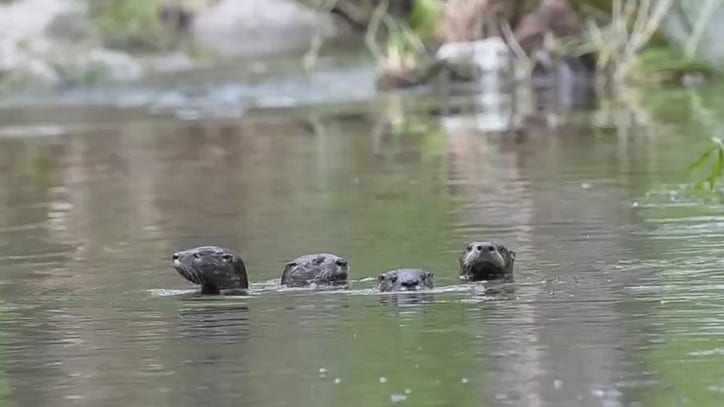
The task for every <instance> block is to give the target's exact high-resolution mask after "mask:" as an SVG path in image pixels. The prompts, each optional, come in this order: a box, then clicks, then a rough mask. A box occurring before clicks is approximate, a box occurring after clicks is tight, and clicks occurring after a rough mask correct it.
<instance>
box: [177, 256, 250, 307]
mask: <svg viewBox="0 0 724 407" xmlns="http://www.w3.org/2000/svg"><path fill="white" fill-rule="evenodd" d="M172 258H173V267H174V268H175V269H176V271H178V273H179V274H181V275H182V276H183V277H184V278H185V279H187V280H189V281H191V282H192V283H194V284H199V285H201V293H202V294H232V295H233V294H236V295H239V294H245V291H244V290H245V289H247V288H249V280H248V278H247V276H246V267H245V266H244V260H242V258H241V257H239V256H237V255H235V254H234V253H232V252H231V251H230V250H227V249H224V248H222V247H217V246H202V247H196V248H193V249H189V250H184V251H180V252H176V253H174V254H173V256H172Z"/></svg>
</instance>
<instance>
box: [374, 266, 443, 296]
mask: <svg viewBox="0 0 724 407" xmlns="http://www.w3.org/2000/svg"><path fill="white" fill-rule="evenodd" d="M432 279H433V274H432V273H429V272H427V271H425V270H420V269H397V270H391V271H388V272H386V273H385V274H381V275H380V276H379V277H377V280H378V281H379V289H380V291H382V292H386V291H418V290H423V289H431V288H433V286H434V284H433V281H432Z"/></svg>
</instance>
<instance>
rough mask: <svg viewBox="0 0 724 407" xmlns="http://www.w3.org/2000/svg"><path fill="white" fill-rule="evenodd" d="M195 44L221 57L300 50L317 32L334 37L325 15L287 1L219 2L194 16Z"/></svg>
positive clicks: (332, 26) (332, 28) (246, 0)
mask: <svg viewBox="0 0 724 407" xmlns="http://www.w3.org/2000/svg"><path fill="white" fill-rule="evenodd" d="M192 31H193V35H194V37H195V39H196V40H197V42H198V44H199V45H201V46H202V47H204V48H206V49H208V50H211V51H213V52H215V53H218V54H222V55H254V54H263V53H275V52H283V51H293V50H302V49H305V48H307V47H308V46H309V44H310V42H311V40H312V38H313V37H314V36H315V35H316V33H317V32H320V33H321V34H322V36H323V37H324V38H329V37H331V36H333V35H335V34H336V29H335V27H334V23H333V22H332V20H331V18H330V17H329V16H328V15H325V14H322V13H319V12H316V11H314V10H312V9H310V8H307V7H305V6H303V5H300V4H297V3H294V2H292V1H291V0H221V1H220V2H218V3H216V4H215V5H214V6H212V7H210V8H208V9H207V10H205V11H203V12H201V13H200V14H199V15H197V16H196V18H195V20H194V23H193V26H192Z"/></svg>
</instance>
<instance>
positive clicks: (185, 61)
mask: <svg viewBox="0 0 724 407" xmlns="http://www.w3.org/2000/svg"><path fill="white" fill-rule="evenodd" d="M150 66H151V69H153V70H154V71H155V72H179V71H187V70H189V69H192V68H194V67H195V66H196V64H194V61H193V60H192V59H191V58H190V57H189V56H188V55H186V54H184V53H181V52H173V53H168V54H161V55H156V56H154V57H153V59H152V60H151V63H150Z"/></svg>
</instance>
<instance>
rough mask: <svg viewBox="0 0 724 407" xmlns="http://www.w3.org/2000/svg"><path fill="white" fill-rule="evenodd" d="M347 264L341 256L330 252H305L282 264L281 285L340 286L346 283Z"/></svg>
mask: <svg viewBox="0 0 724 407" xmlns="http://www.w3.org/2000/svg"><path fill="white" fill-rule="evenodd" d="M348 275H349V265H348V264H347V260H346V259H344V258H343V257H340V256H337V255H335V254H330V253H317V254H307V255H304V256H300V257H297V258H296V259H294V260H292V261H290V262H288V263H287V264H286V265H285V266H284V271H283V272H282V281H281V283H282V285H285V286H287V287H306V286H310V285H317V286H340V285H346V284H347V276H348Z"/></svg>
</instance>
